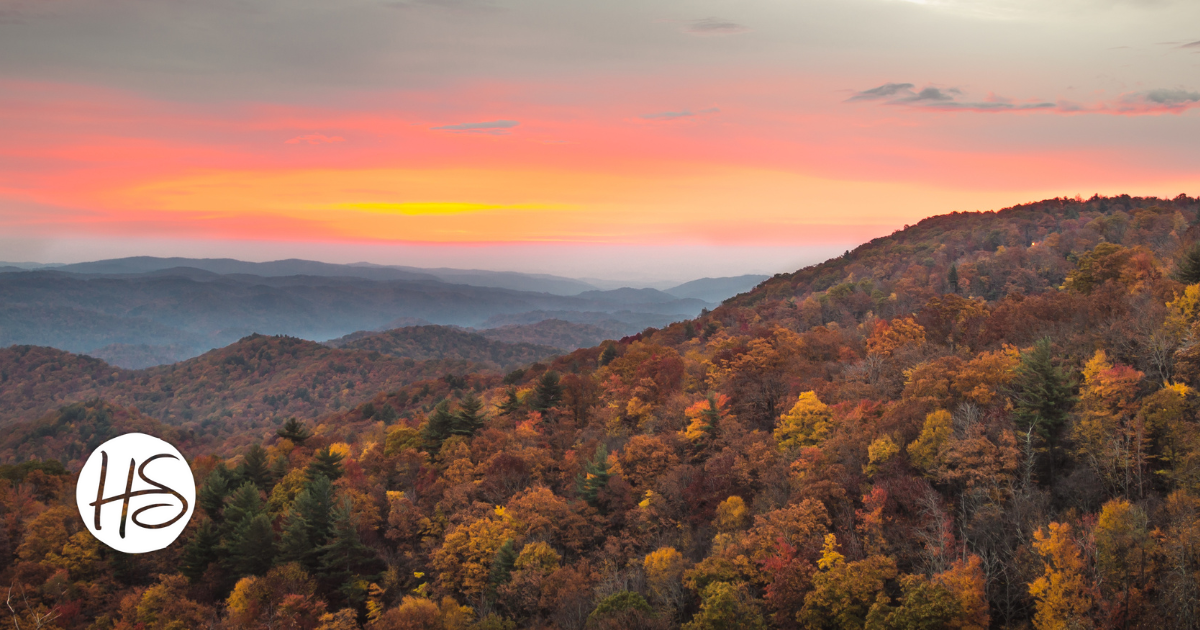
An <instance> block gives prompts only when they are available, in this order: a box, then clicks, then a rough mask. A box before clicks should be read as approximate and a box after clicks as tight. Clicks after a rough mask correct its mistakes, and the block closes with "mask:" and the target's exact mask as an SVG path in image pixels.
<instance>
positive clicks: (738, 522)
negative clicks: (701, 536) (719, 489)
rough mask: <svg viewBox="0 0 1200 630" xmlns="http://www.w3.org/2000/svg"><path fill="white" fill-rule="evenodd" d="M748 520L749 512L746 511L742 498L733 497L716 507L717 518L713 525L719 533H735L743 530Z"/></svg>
mask: <svg viewBox="0 0 1200 630" xmlns="http://www.w3.org/2000/svg"><path fill="white" fill-rule="evenodd" d="M749 518H750V511H749V510H748V509H746V502H745V501H743V500H742V497H738V496H733V497H729V498H728V499H725V500H724V501H722V502H721V503H720V504H719V505H717V518H716V519H715V520H714V521H713V525H714V526H715V527H716V528H717V531H719V532H724V533H729V532H735V531H737V530H739V529H743V528H745V527H746V522H747V521H748V520H749Z"/></svg>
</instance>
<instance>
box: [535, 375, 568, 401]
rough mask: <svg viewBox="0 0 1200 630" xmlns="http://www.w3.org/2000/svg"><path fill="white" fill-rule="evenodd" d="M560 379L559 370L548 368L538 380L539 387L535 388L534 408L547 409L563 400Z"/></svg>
mask: <svg viewBox="0 0 1200 630" xmlns="http://www.w3.org/2000/svg"><path fill="white" fill-rule="evenodd" d="M558 380H559V377H558V372H555V371H554V370H547V371H546V373H545V374H543V375H542V378H541V379H539V380H538V384H537V387H536V388H534V390H533V408H534V409H535V410H537V411H545V410H547V409H550V408H551V407H554V406H557V405H558V403H560V402H562V385H560V384H559V382H558Z"/></svg>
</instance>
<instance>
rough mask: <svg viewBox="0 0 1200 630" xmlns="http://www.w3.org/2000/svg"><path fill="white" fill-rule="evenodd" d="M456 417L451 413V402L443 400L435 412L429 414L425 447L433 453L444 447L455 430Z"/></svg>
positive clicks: (424, 436) (426, 423) (425, 431)
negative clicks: (443, 444)
mask: <svg viewBox="0 0 1200 630" xmlns="http://www.w3.org/2000/svg"><path fill="white" fill-rule="evenodd" d="M455 420H456V418H455V415H454V414H453V413H452V412H451V411H450V401H449V400H443V401H442V402H440V403H438V404H437V406H436V407H434V408H433V411H432V412H430V414H429V419H428V420H427V421H426V422H425V430H424V435H422V437H423V438H424V440H425V446H426V448H428V449H429V450H430V451H431V452H435V451H437V450H438V449H440V448H441V447H442V442H445V441H446V438H448V437H450V435H451V432H452V431H453V430H454V425H455Z"/></svg>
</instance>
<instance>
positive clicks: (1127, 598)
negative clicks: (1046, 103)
mask: <svg viewBox="0 0 1200 630" xmlns="http://www.w3.org/2000/svg"><path fill="white" fill-rule="evenodd" d="M1198 211H1200V201H1198V200H1196V199H1192V198H1188V197H1184V196H1181V197H1178V198H1176V199H1171V200H1163V199H1143V198H1129V197H1117V198H1093V199H1090V200H1086V201H1084V200H1069V199H1054V200H1049V201H1045V202H1040V203H1036V204H1030V205H1026V206H1020V207H1016V208H1010V209H1006V210H1003V211H999V212H995V213H991V212H987V213H960V214H955V215H948V216H941V217H934V218H932V219H928V220H925V221H922V222H921V223H919V224H918V225H916V226H912V227H909V228H906V229H905V230H903V231H901V232H897V233H896V234H894V235H892V236H890V237H887V238H883V239H878V240H876V241H873V242H871V243H868V244H866V245H863V246H862V247H860V248H858V249H856V250H854V251H852V252H848V253H847V254H846V255H845V256H843V257H840V258H839V259H836V260H831V261H828V262H826V263H823V264H821V265H817V266H814V267H810V268H807V269H803V270H800V271H798V272H797V273H795V274H789V275H780V276H777V277H775V278H772V279H770V280H768V281H767V282H765V283H764V284H763V285H762V286H759V287H758V288H756V289H755V290H754V291H752V292H750V293H748V294H745V295H742V296H739V297H737V298H735V299H733V300H729V301H727V302H726V303H725V304H723V305H721V306H719V307H717V308H714V309H713V310H712V311H711V312H708V313H705V314H703V315H701V316H700V317H698V318H696V319H693V320H689V321H685V322H680V323H675V324H671V325H669V326H666V327H664V328H661V329H658V330H647V331H644V332H642V333H640V334H638V335H635V336H632V337H628V338H625V339H622V340H620V341H619V342H605V343H603V344H601V345H599V346H594V347H589V348H584V349H580V350H576V351H574V352H571V353H569V354H565V355H562V356H559V357H557V358H554V359H550V360H547V361H545V362H543V363H537V364H532V365H530V366H528V367H524V368H521V369H516V370H512V371H510V372H509V373H508V374H507V375H505V376H503V378H501V377H500V376H498V375H497V376H488V375H486V374H482V375H460V376H453V377H452V378H449V379H446V378H443V379H440V380H436V381H425V384H428V385H430V387H429V388H428V389H427V390H426V389H424V385H419V384H417V383H413V384H409V385H405V386H401V387H383V388H381V389H380V390H379V391H377V392H376V393H375V394H374V395H373V397H371V398H370V399H369V400H364V401H362V402H360V403H358V404H356V405H354V406H352V407H348V408H343V409H341V410H338V411H334V412H331V413H329V414H327V415H324V416H322V417H320V418H317V419H315V420H313V421H310V422H298V421H296V422H288V423H286V424H285V423H284V418H285V414H279V415H278V416H276V417H274V418H273V419H272V421H271V422H270V423H268V424H263V425H255V426H254V427H248V428H247V429H246V430H244V431H242V432H241V433H240V434H239V435H240V437H237V438H230V439H229V440H227V441H226V443H225V444H227V445H229V444H246V445H247V446H246V447H245V448H237V449H234V450H226V451H220V450H215V447H214V446H212V445H209V444H205V443H202V442H199V441H197V439H196V438H195V437H194V436H190V435H186V436H177V439H180V440H182V441H183V448H184V449H185V453H187V454H188V455H189V456H192V457H194V459H193V468H194V470H195V472H196V474H197V478H198V479H200V480H202V487H201V489H200V496H201V499H200V501H201V507H202V509H201V510H199V511H198V513H197V516H196V518H195V519H194V522H193V524H192V525H191V526H190V528H189V531H188V532H187V533H186V534H185V536H184V537H183V538H182V539H181V540H180V541H178V542H177V543H175V544H174V545H172V546H171V547H170V548H168V549H167V550H164V551H163V552H159V553H156V554H146V555H143V556H136V557H128V556H118V555H114V554H111V553H109V552H107V551H105V550H104V549H102V548H100V547H99V546H98V544H97V543H96V542H95V541H93V540H91V538H90V537H88V536H87V534H86V533H84V534H79V533H78V532H79V531H80V528H81V524H80V523H79V521H78V518H77V517H76V516H75V515H74V513H73V510H74V508H73V507H72V506H71V501H72V498H71V497H70V496H69V495H70V494H71V493H70V490H69V486H70V483H69V473H66V472H65V471H64V467H63V466H61V465H59V464H57V463H55V462H47V461H44V460H39V461H36V462H33V463H25V464H23V465H21V466H16V465H15V464H17V463H18V462H19V461H20V459H22V458H24V457H29V456H36V457H39V458H50V457H54V458H56V459H58V460H61V461H63V462H67V463H68V464H69V465H74V463H75V462H77V461H79V458H80V457H81V456H82V455H83V453H84V451H86V447H87V446H88V444H91V443H92V442H94V441H95V439H94V438H86V439H85V438H80V441H79V442H80V444H82V446H80V445H79V444H75V443H71V444H67V443H66V442H67V440H65V439H63V438H62V436H64V435H67V434H68V433H67V430H68V429H70V428H71V427H75V426H80V427H99V428H103V427H105V426H118V425H120V423H121V422H124V423H126V424H132V423H137V422H142V423H145V424H147V426H148V429H147V430H161V431H178V430H179V426H178V419H170V418H167V419H166V420H165V421H164V425H163V426H161V427H159V428H157V429H156V428H155V427H154V426H149V425H150V424H151V421H147V420H143V419H141V418H140V417H139V416H138V414H137V412H133V411H129V410H128V409H127V407H128V405H126V404H118V405H115V406H114V407H113V408H112V409H110V408H108V407H106V405H110V403H106V402H102V401H93V402H90V403H87V402H85V403H83V404H82V406H79V405H73V406H70V405H69V406H67V407H65V408H63V409H61V410H56V411H52V412H50V413H48V414H47V415H45V416H44V417H43V418H41V419H40V420H37V421H35V422H33V423H26V424H21V425H19V426H16V427H14V428H13V429H11V431H10V433H11V435H10V436H9V439H7V440H6V441H5V442H4V449H5V450H4V453H5V455H6V456H7V457H10V458H11V459H10V460H9V462H10V464H13V466H11V467H10V468H5V469H3V470H0V477H3V478H4V479H8V480H9V481H8V482H7V483H5V482H0V489H3V491H2V492H0V501H3V503H4V507H5V511H4V513H5V515H6V516H5V525H6V527H5V528H4V531H5V532H6V535H7V545H8V547H7V551H6V552H5V553H6V555H5V556H4V557H5V559H6V560H7V561H8V565H7V568H6V569H5V575H3V576H2V577H3V578H4V579H8V580H10V581H11V583H13V584H14V588H19V589H23V592H24V593H26V594H27V598H28V600H27V603H26V601H22V603H21V604H20V605H19V606H17V608H18V610H19V614H21V615H24V617H23V622H22V623H23V625H24V620H28V619H30V617H31V616H32V615H34V614H39V613H40V614H54V615H57V617H56V618H55V619H54V623H55V624H57V625H58V626H59V627H62V628H87V627H119V628H134V627H146V628H152V627H153V628H158V627H170V624H172V623H174V624H176V626H177V627H223V628H276V627H300V628H316V627H321V628H356V627H365V628H371V629H384V628H388V629H390V628H413V627H421V628H481V629H482V628H518V627H520V628H674V627H685V628H688V629H689V630H700V629H710V628H733V627H738V628H763V627H779V628H841V629H844V628H867V627H870V628H983V627H989V626H995V627H1010V628H1019V627H1036V628H1067V627H1079V628H1093V627H1118V626H1119V627H1163V628H1189V627H1194V626H1195V625H1196V620H1197V619H1200V556H1198V555H1197V554H1196V552H1195V550H1196V549H1200V528H1197V527H1196V524H1195V523H1196V518H1197V515H1200V425H1198V423H1197V410H1198V405H1200V400H1198V397H1197V395H1196V393H1195V392H1196V390H1195V388H1196V387H1200V345H1197V343H1196V342H1197V340H1200V284H1195V283H1198V282H1200V248H1198V247H1197V245H1196V240H1197V232H1200V230H1198V229H1197V228H1196V227H1195V226H1196V225H1197V222H1198V219H1200V217H1198ZM327 350H330V351H332V349H327ZM380 356H381V357H383V356H384V355H382V354H381V355H380ZM100 376H102V375H100ZM9 378H11V377H9ZM81 378H82V377H81ZM434 384H437V385H436V387H435V386H434ZM381 409H386V410H388V411H387V412H386V413H384V414H383V416H381V415H380V410H381ZM105 414H108V415H109V416H111V417H112V418H116V419H119V420H109V421H107V422H108V424H107V425H106V424H105V420H104V418H105V417H106V416H105ZM238 421H239V418H238V417H237V416H236V415H235V416H234V417H231V418H229V422H230V423H233V424H236V423H237V422H238ZM99 430H100V429H91V428H88V429H86V430H85V431H91V433H89V434H88V435H89V436H91V435H95V434H96V432H97V431H99ZM114 430H115V429H114ZM46 437H49V438H50V439H52V440H53V439H58V440H59V442H54V441H50V442H46V444H48V445H49V446H47V447H42V446H40V445H41V444H42V442H39V440H44V439H45V438H46ZM259 441H261V444H258V443H257V442H259ZM59 448H61V449H63V451H62V452H61V453H55V452H53V451H54V450H55V449H59ZM214 452H215V453H217V455H218V456H213V453H214ZM264 521H265V522H266V523H268V524H269V525H270V527H269V528H264V527H261V526H254V527H252V526H250V523H251V522H258V523H260V525H261V523H262V522H264ZM65 558H69V559H70V560H67V561H65V560H64V559H65ZM95 620H100V621H95ZM93 623H95V624H96V625H95V626H92V624H93Z"/></svg>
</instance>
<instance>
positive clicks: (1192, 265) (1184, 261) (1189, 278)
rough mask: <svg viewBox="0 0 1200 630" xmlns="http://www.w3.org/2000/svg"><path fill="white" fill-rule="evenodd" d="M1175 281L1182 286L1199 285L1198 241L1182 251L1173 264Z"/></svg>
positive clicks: (1199, 246)
mask: <svg viewBox="0 0 1200 630" xmlns="http://www.w3.org/2000/svg"><path fill="white" fill-rule="evenodd" d="M1173 275H1174V277H1175V279H1176V280H1178V281H1180V282H1182V283H1184V284H1196V283H1200V241H1197V242H1195V243H1192V246H1191V247H1189V248H1187V249H1186V250H1184V252H1183V254H1182V255H1181V256H1180V257H1179V260H1177V261H1176V262H1175V273H1174V274H1173Z"/></svg>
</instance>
